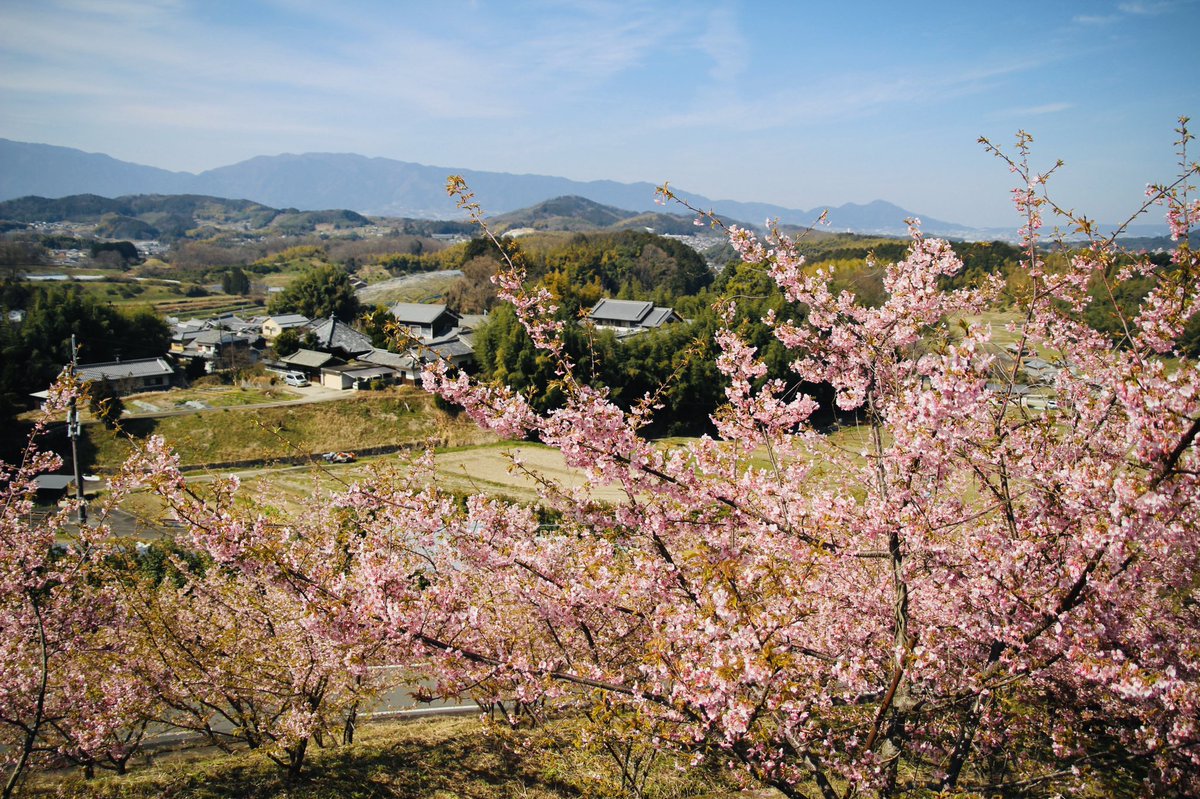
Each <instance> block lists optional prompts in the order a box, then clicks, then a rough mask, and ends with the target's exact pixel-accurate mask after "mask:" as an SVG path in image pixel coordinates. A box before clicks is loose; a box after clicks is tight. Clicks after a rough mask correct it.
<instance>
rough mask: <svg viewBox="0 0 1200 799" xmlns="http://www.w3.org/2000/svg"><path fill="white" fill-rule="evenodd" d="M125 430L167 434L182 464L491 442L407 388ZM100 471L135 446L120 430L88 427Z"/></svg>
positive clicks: (127, 424) (144, 422)
mask: <svg viewBox="0 0 1200 799" xmlns="http://www.w3.org/2000/svg"><path fill="white" fill-rule="evenodd" d="M122 427H123V433H125V434H128V435H129V436H132V437H134V438H142V437H145V436H147V435H150V434H157V435H161V436H163V437H165V438H166V440H167V441H169V442H171V444H172V445H173V446H174V447H175V448H176V450H177V451H178V452H179V454H180V457H181V459H182V462H183V464H184V465H200V464H206V463H226V462H231V461H242V460H252V459H260V460H272V459H277V458H284V457H293V456H297V455H305V454H314V453H321V452H328V451H330V450H360V449H366V448H369V447H386V446H400V445H405V444H417V443H423V442H426V441H430V440H433V441H435V442H437V443H438V444H439V445H442V446H447V445H449V446H453V445H463V444H469V443H477V442H482V441H489V440H492V439H491V438H490V437H489V436H487V435H486V434H484V433H482V432H481V431H479V430H478V428H476V427H475V426H474V425H473V424H471V423H470V422H468V421H466V420H465V419H454V418H452V417H450V416H449V415H447V414H445V413H443V412H442V411H439V410H437V409H436V408H435V407H434V406H433V400H432V398H431V397H430V396H429V395H428V394H426V393H425V392H423V391H420V390H418V389H415V388H411V387H402V388H397V389H393V390H389V391H379V392H362V393H359V394H356V395H354V396H350V397H347V398H345V399H338V400H335V401H331V402H319V403H307V404H293V405H285V406H281V407H274V408H263V407H256V406H243V407H234V408H221V409H213V410H209V411H202V412H199V413H193V414H186V415H182V416H169V417H163V418H154V419H126V420H125V421H124V422H123V425H122ZM85 429H86V431H87V437H88V440H89V441H90V442H91V445H92V446H93V447H94V450H95V458H94V461H93V462H94V464H95V468H97V469H101V470H111V469H113V468H115V467H116V465H117V464H119V463H121V462H122V461H123V460H124V459H125V457H126V456H127V455H128V453H129V451H130V443H129V441H128V439H127V437H126V436H125V435H123V434H122V432H113V431H109V430H105V429H104V428H103V427H101V426H100V425H98V424H90V425H87V426H86V428H85Z"/></svg>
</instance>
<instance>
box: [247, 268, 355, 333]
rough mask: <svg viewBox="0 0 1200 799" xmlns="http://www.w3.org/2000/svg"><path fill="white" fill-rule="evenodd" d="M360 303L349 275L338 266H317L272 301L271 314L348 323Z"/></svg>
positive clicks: (270, 304) (269, 308) (269, 306)
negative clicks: (297, 315) (331, 319)
mask: <svg viewBox="0 0 1200 799" xmlns="http://www.w3.org/2000/svg"><path fill="white" fill-rule="evenodd" d="M358 309H359V301H358V296H357V295H356V294H355V293H354V286H352V285H351V283H350V275H349V274H348V273H347V272H346V270H345V269H342V268H341V267H338V266H333V265H327V266H319V267H317V268H315V269H311V270H309V271H307V272H305V273H304V274H303V275H301V276H300V277H298V278H296V279H295V280H294V281H292V282H291V283H290V284H288V286H287V288H285V289H284V290H283V291H281V292H279V293H278V294H276V295H275V296H274V297H272V298H271V302H270V303H269V304H268V305H267V310H268V311H269V312H270V313H272V314H284V313H298V314H303V315H304V316H307V317H308V318H309V319H326V318H329V317H331V316H333V317H336V318H338V319H341V320H343V321H348V320H351V319H354V318H355V317H356V316H358Z"/></svg>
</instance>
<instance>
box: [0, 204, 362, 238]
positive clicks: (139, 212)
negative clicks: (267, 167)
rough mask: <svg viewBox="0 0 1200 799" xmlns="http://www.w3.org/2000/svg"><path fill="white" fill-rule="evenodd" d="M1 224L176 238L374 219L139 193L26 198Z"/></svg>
mask: <svg viewBox="0 0 1200 799" xmlns="http://www.w3.org/2000/svg"><path fill="white" fill-rule="evenodd" d="M0 221H7V222H13V223H26V224H27V223H32V222H75V223H82V224H95V225H97V226H98V228H99V229H98V230H97V234H98V235H106V236H108V237H113V238H131V239H175V238H181V237H183V236H186V235H188V233H189V231H193V230H196V229H197V228H206V227H215V228H229V227H236V228H239V229H242V230H247V231H258V230H262V231H267V230H271V231H275V232H282V233H306V232H311V231H313V230H316V229H317V228H318V226H322V225H326V226H330V227H333V228H339V229H340V228H353V227H362V226H365V225H369V224H371V220H369V219H367V218H366V217H365V216H362V215H361V214H358V213H356V212H354V211H347V210H327V211H298V210H296V209H295V208H287V209H278V208H270V207H268V206H265V205H262V204H260V203H256V202H252V201H250V200H227V199H223V198H220V197H206V196H203V195H198V194H166V195H163V194H138V195H132V196H127V197H116V198H108V197H100V196H98V195H95V194H76V195H71V196H69V197H62V198H59V199H49V198H46V197H21V198H19V199H16V200H8V201H6V202H0Z"/></svg>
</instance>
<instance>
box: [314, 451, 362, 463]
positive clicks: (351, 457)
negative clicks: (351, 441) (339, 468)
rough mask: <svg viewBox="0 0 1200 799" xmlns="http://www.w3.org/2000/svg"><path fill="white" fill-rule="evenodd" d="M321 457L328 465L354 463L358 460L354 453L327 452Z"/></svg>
mask: <svg viewBox="0 0 1200 799" xmlns="http://www.w3.org/2000/svg"><path fill="white" fill-rule="evenodd" d="M321 457H322V458H324V459H325V462H326V463H354V461H356V460H358V457H357V456H356V455H355V454H354V453H353V452H326V453H325V454H324V455H322V456H321Z"/></svg>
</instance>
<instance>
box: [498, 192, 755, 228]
mask: <svg viewBox="0 0 1200 799" xmlns="http://www.w3.org/2000/svg"><path fill="white" fill-rule="evenodd" d="M692 219H693V218H692V216H690V215H686V216H685V215H681V214H669V213H661V212H649V211H628V210H625V209H623V208H616V207H613V206H611V205H603V204H601V203H598V202H595V201H593V200H589V199H587V198H586V197H579V196H568V197H555V198H554V199H551V200H546V201H545V202H541V203H538V204H537V205H533V206H530V207H529V208H521V209H518V210H516V211H510V212H509V213H507V214H499V215H497V216H494V217H492V218H491V219H489V220H488V222H489V224H490V225H491V226H492V227H493V229H495V230H496V231H498V232H504V231H509V230H517V229H521V228H531V229H533V230H561V231H568V232H579V233H583V232H593V231H600V230H641V231H647V232H653V233H658V234H660V235H668V234H670V235H684V236H688V235H693V234H695V233H697V232H698V231H697V229H696V226H695V224H694V223H693V221H692ZM739 224H743V223H739ZM714 235H716V234H714Z"/></svg>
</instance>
